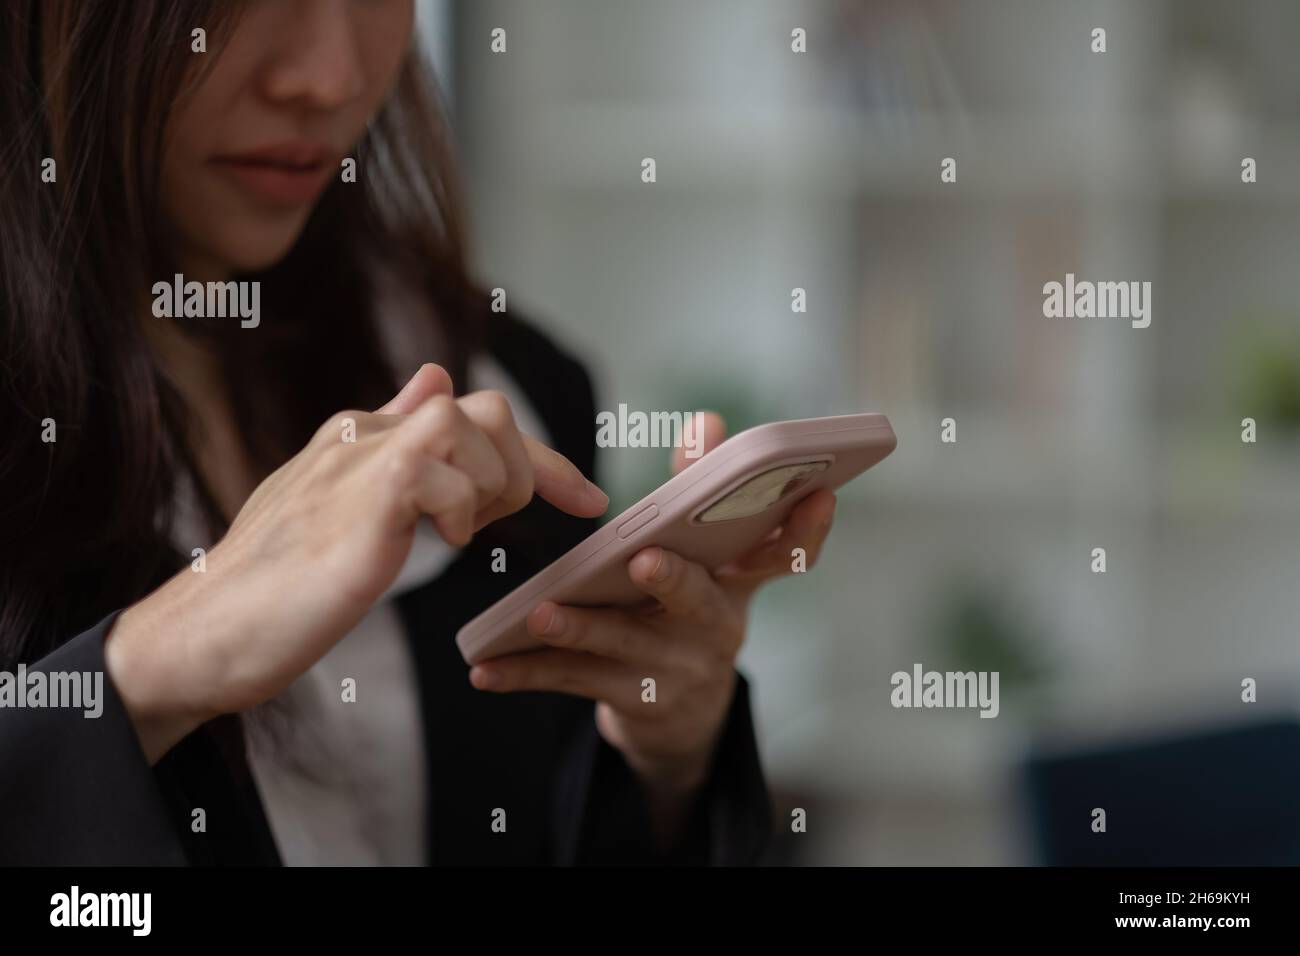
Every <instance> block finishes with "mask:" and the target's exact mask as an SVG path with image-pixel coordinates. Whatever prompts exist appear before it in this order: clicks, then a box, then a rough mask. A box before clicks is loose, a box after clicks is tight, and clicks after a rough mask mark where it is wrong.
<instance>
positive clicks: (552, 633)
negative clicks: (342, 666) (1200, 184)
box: [470, 416, 835, 845]
mask: <svg viewBox="0 0 1300 956" xmlns="http://www.w3.org/2000/svg"><path fill="white" fill-rule="evenodd" d="M723 432H724V429H723V426H722V421H721V419H720V418H718V417H717V416H707V417H706V419H705V441H704V447H705V449H706V450H708V449H711V448H714V447H716V446H717V445H718V444H719V443H720V442H721V440H722V437H723ZM675 457H676V460H675V462H674V471H680V470H681V468H683V467H685V465H686V460H685V458H684V457H682V456H681V455H677V456H675ZM834 512H835V496H834V495H833V494H832V493H831V492H829V491H824V490H823V491H819V492H817V493H815V494H813V495H810V496H809V497H808V498H807V499H806V500H804V501H802V502H800V503H799V504H798V506H796V507H795V508H794V509H793V510H792V511H791V512H790V516H789V518H788V520H787V521H786V523H785V525H784V526H783V527H782V528H780V529H778V530H777V531H776V532H774V534H773V536H772V538H771V539H770V540H768V541H767V542H765V543H764V544H762V545H760V546H759V547H757V548H756V549H754V550H753V551H752V552H750V553H749V554H748V555H746V556H745V557H743V558H742V559H740V560H739V561H736V562H734V563H733V564H731V565H729V566H727V567H725V568H721V569H719V570H718V571H716V572H714V573H710V571H709V570H708V569H707V568H705V567H703V566H702V565H699V564H696V563H694V562H691V561H687V560H686V559H685V558H683V557H681V556H680V555H678V554H674V553H672V552H669V551H665V550H664V549H662V548H657V547H656V548H646V549H644V550H642V551H640V552H638V553H637V554H636V555H634V556H633V557H632V559H631V560H630V561H629V562H628V566H627V570H628V577H629V578H630V579H631V581H632V583H634V584H635V585H636V586H637V587H638V588H640V589H641V590H642V591H644V592H645V594H646V596H647V598H650V599H653V600H652V601H650V602H648V604H647V606H645V607H642V608H636V609H630V610H625V609H591V608H579V607H568V606H557V605H555V604H553V603H550V602H547V603H545V604H542V605H540V606H538V607H537V608H536V609H535V610H534V611H533V612H532V614H530V615H529V618H528V630H529V632H530V633H531V634H532V635H533V636H535V637H536V638H538V639H539V640H541V641H543V642H544V643H545V644H547V645H549V647H547V648H546V649H544V650H539V651H535V652H530V653H525V654H513V655H509V656H506V657H498V658H494V659H492V660H489V661H484V662H482V663H480V664H478V665H476V666H475V667H474V668H473V669H472V670H471V671H470V680H471V681H472V682H473V684H474V686H475V687H477V688H479V689H480V690H489V691H496V692H510V691H519V690H549V691H561V692H563V693H568V694H576V695H579V696H582V697H590V698H591V699H593V700H596V701H598V702H599V703H598V705H597V707H596V725H597V727H598V728H599V731H600V733H601V735H602V736H603V737H604V738H605V740H607V741H608V742H609V743H610V744H611V745H612V746H614V747H616V748H617V749H618V750H619V751H621V752H622V754H623V756H624V757H625V759H626V760H627V762H628V765H629V766H630V767H632V769H633V770H634V771H635V772H636V773H637V775H638V776H639V777H640V779H641V781H642V783H643V785H644V786H645V788H646V792H647V795H648V796H649V798H650V804H651V810H652V813H653V814H654V816H655V822H656V826H657V829H658V836H659V838H660V841H661V843H662V844H664V845H668V844H671V843H672V842H673V840H674V839H675V838H676V837H677V836H678V831H679V829H680V826H681V825H682V823H683V822H684V820H685V818H686V813H687V811H689V809H690V805H691V799H692V797H693V796H694V794H695V792H696V791H697V790H698V789H699V787H700V785H701V784H702V783H703V782H704V780H705V779H706V778H707V775H708V772H709V768H710V764H711V761H712V757H713V751H714V749H715V747H716V745H717V742H718V738H719V736H720V734H721V731H722V729H723V721H724V720H725V718H726V716H727V713H728V711H729V709H730V707H731V701H732V697H733V695H734V693H735V687H736V670H735V660H736V655H737V653H738V652H739V650H740V647H741V644H742V643H743V642H744V639H745V623H746V616H747V612H748V609H749V602H750V599H751V598H752V597H753V595H754V592H755V591H756V590H757V589H758V587H759V586H760V585H761V584H762V583H763V582H765V581H768V580H770V579H772V578H775V577H780V576H782V575H785V574H789V573H790V571H791V551H792V550H793V549H794V548H803V549H805V551H806V553H807V564H808V566H809V567H811V566H812V564H813V563H814V562H815V561H816V559H817V555H818V554H819V552H820V551H821V547H822V543H823V542H824V541H825V540H826V535H827V533H828V532H829V531H830V526H831V520H832V518H833V516H834ZM646 678H652V679H653V680H654V682H655V700H654V702H653V703H651V702H647V701H646V700H645V699H644V697H643V683H642V682H643V680H645V679H646Z"/></svg>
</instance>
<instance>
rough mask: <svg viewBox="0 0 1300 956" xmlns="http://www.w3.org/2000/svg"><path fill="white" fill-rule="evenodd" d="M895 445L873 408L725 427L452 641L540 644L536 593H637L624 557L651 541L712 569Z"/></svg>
mask: <svg viewBox="0 0 1300 956" xmlns="http://www.w3.org/2000/svg"><path fill="white" fill-rule="evenodd" d="M896 445H897V438H896V437H895V435H894V430H893V428H891V427H890V424H889V420H888V419H887V418H886V417H885V416H884V415H876V414H863V415H836V416H833V417H829V418H809V419H801V420H798V421H788V422H773V423H771V424H768V425H759V426H758V427H756V428H751V429H749V430H747V431H743V432H741V433H739V434H737V435H734V436H732V437H731V438H729V439H727V440H726V441H725V442H723V443H722V444H721V445H719V446H718V447H717V448H715V449H714V450H713V451H711V452H709V453H708V454H706V455H703V456H702V457H700V458H699V459H697V460H696V461H694V462H692V463H691V465H690V466H689V467H687V468H686V469H684V470H683V471H682V472H681V473H680V474H678V475H676V476H675V477H673V478H671V479H669V480H668V481H667V482H665V483H664V484H663V485H661V486H660V487H659V488H657V489H656V490H655V491H653V492H651V493H650V494H649V495H647V496H646V497H645V498H642V499H641V500H640V501H638V502H637V503H636V504H634V505H633V506H632V507H630V508H628V509H627V510H626V511H624V512H623V513H622V514H620V515H619V516H618V517H617V518H614V519H613V520H611V521H609V522H608V523H606V524H605V525H604V526H602V527H601V529H600V530H599V531H597V532H595V533H594V534H592V535H591V536H590V537H588V538H587V539H586V540H585V541H583V542H582V543H580V544H578V545H577V546H576V547H574V548H573V549H572V550H570V551H569V552H568V553H567V554H565V555H563V556H562V557H560V558H558V559H557V560H556V561H554V562H553V563H552V564H550V565H549V566H548V567H546V568H544V569H543V570H542V571H540V572H538V573H537V574H535V575H534V576H533V577H531V578H529V579H528V580H527V581H525V582H524V583H523V584H521V585H520V586H519V587H517V588H515V589H514V590H513V591H511V592H510V593H509V594H507V595H506V596H505V597H503V598H502V599H501V600H500V601H498V602H497V603H495V604H493V605H492V606H491V607H490V608H488V609H487V610H486V611H484V612H483V613H482V614H480V615H478V617H476V618H474V619H473V620H472V621H469V622H468V623H467V624H466V625H465V626H464V627H462V628H461V629H460V631H459V632H458V633H457V635H456V646H457V647H459V648H460V652H461V655H462V656H463V657H464V658H465V662H466V663H467V664H474V663H476V662H478V661H481V660H485V659H486V658H489V657H498V656H500V655H502V654H512V653H516V652H518V651H525V650H531V649H535V648H537V647H540V646H542V645H541V642H540V641H537V640H536V639H535V638H533V637H532V636H531V635H530V634H529V633H528V631H527V629H526V626H525V621H526V619H527V616H528V614H530V613H531V612H532V610H533V609H534V608H536V607H537V605H538V604H540V603H542V602H543V601H555V602H556V603H558V604H570V605H575V606H583V607H607V606H618V605H632V604H638V603H641V602H643V601H646V600H647V596H646V595H645V594H644V593H643V592H642V591H640V590H639V589H638V588H637V587H636V586H635V585H633V584H632V582H631V581H630V580H629V579H628V575H627V562H628V561H629V560H630V559H631V558H632V556H633V555H634V554H636V553H637V552H638V551H640V550H641V549H642V548H646V547H650V546H651V545H659V546H661V547H664V548H667V549H668V550H670V551H673V552H676V553H678V554H680V555H682V556H683V557H685V558H688V559H689V560H692V561H696V562H699V563H701V564H703V565H705V566H706V567H710V568H716V567H721V566H722V565H724V564H726V563H727V562H729V561H732V560H735V559H736V558H738V557H740V556H741V555H743V554H745V553H746V552H747V551H749V550H750V549H751V548H753V547H754V546H755V545H757V544H758V543H759V542H761V541H762V540H763V539H764V538H766V537H767V536H768V535H769V534H770V533H771V532H772V531H773V529H775V528H776V527H778V526H779V525H780V524H781V523H782V522H783V521H784V520H785V516H786V514H788V513H789V511H790V509H791V508H793V507H794V506H795V504H797V503H798V502H799V501H802V500H803V499H804V498H806V497H808V495H810V494H812V493H813V492H815V491H816V490H817V489H819V488H831V489H835V488H838V487H840V486H841V485H843V484H844V483H845V482H847V481H849V480H850V479H852V478H855V477H856V476H858V475H860V474H861V473H862V472H864V471H866V470H867V469H868V468H870V467H871V466H872V465H875V464H876V463H878V462H880V461H881V460H883V459H884V458H885V457H886V456H887V455H888V454H889V453H890V452H891V451H893V450H894V448H895V446H896ZM814 461H815V462H821V461H825V462H827V467H826V468H825V470H823V471H821V472H819V473H817V474H815V475H813V476H812V478H811V480H809V481H807V483H805V484H802V485H801V486H799V487H798V488H797V489H796V490H793V491H791V492H790V493H788V494H786V495H785V496H784V497H782V498H780V499H779V500H776V501H775V502H773V503H772V504H771V505H770V506H768V507H767V508H766V509H765V510H763V511H760V512H758V513H757V514H753V515H750V516H748V517H739V518H733V519H730V520H723V521H715V522H711V523H707V524H702V523H700V522H699V521H698V516H699V515H700V514H701V513H702V512H704V511H706V510H707V509H708V508H709V507H710V506H712V505H713V504H714V503H716V502H718V501H719V500H721V499H723V498H724V497H726V496H727V494H728V493H730V492H731V491H733V490H735V489H737V488H739V487H740V486H741V485H743V484H745V482H747V481H749V480H750V479H751V478H754V477H755V476H757V475H761V474H763V473H765V472H767V471H768V470H770V469H772V468H778V467H781V466H783V465H787V464H789V465H793V464H800V463H805V462H814Z"/></svg>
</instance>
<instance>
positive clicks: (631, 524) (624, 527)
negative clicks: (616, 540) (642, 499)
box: [618, 505, 659, 538]
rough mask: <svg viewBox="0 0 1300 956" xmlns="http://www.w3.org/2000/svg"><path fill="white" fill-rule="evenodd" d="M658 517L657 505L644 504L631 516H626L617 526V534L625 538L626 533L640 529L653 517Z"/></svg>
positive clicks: (653, 518) (652, 519)
mask: <svg viewBox="0 0 1300 956" xmlns="http://www.w3.org/2000/svg"><path fill="white" fill-rule="evenodd" d="M658 517H659V508H658V506H657V505H646V506H645V507H644V508H642V509H641V510H640V511H638V512H637V513H636V514H634V515H633V516H632V517H630V518H628V519H627V520H626V521H624V522H623V523H622V524H621V525H619V526H618V536H619V537H620V538H626V537H627V536H628V535H630V534H633V533H634V532H636V531H639V530H641V529H642V528H644V527H645V526H646V525H648V524H649V523H650V522H651V521H654V520H655V518H658Z"/></svg>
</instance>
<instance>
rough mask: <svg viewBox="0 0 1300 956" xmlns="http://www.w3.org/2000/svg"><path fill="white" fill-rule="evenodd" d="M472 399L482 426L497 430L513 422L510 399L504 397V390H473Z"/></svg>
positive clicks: (507, 426)
mask: <svg viewBox="0 0 1300 956" xmlns="http://www.w3.org/2000/svg"><path fill="white" fill-rule="evenodd" d="M474 399H475V404H476V406H477V407H478V409H479V415H480V416H481V418H482V425H483V426H484V427H487V428H491V429H492V430H494V431H499V430H504V429H506V428H509V427H510V426H511V425H513V424H514V420H515V413H514V410H513V409H512V408H511V407H510V399H508V398H506V395H505V393H504V392H501V391H498V390H496V389H491V388H490V389H484V390H483V391H481V392H475V393H474Z"/></svg>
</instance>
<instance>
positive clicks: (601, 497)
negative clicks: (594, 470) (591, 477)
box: [587, 481, 609, 504]
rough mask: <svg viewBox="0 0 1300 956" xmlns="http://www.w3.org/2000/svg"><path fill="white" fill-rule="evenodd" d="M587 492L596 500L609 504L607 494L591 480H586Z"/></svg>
mask: <svg viewBox="0 0 1300 956" xmlns="http://www.w3.org/2000/svg"><path fill="white" fill-rule="evenodd" d="M587 494H588V495H590V496H591V497H592V498H594V499H595V500H596V501H600V502H603V503H604V504H609V495H607V494H605V492H603V491H601V490H600V487H599V486H598V485H596V484H595V483H594V482H592V481H588V482H587Z"/></svg>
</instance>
